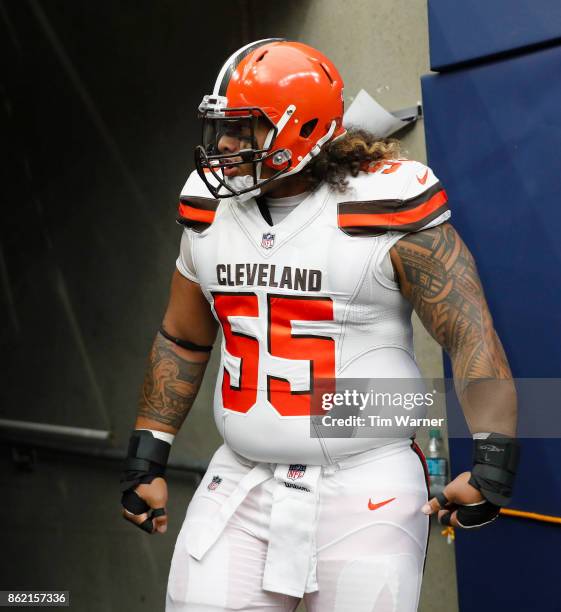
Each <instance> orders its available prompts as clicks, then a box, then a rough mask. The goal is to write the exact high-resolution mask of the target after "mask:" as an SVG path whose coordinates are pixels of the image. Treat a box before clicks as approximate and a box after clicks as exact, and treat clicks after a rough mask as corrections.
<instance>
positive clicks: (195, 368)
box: [138, 334, 207, 429]
mask: <svg viewBox="0 0 561 612" xmlns="http://www.w3.org/2000/svg"><path fill="white" fill-rule="evenodd" d="M173 346H174V345H173V343H172V342H170V341H169V340H166V339H165V338H164V337H163V336H161V335H160V334H157V335H156V339H155V340H154V344H153V345H152V350H151V352H150V355H149V357H148V367H147V370H146V375H145V377H144V384H143V387H142V393H141V397H140V406H139V410H138V416H142V417H145V418H148V419H152V420H154V421H159V422H160V423H164V424H166V425H170V426H172V427H175V428H176V429H179V428H180V427H181V425H182V424H183V421H184V420H185V417H186V416H187V414H188V412H189V410H190V409H191V406H192V405H193V402H194V401H195V397H196V396H197V392H198V390H199V387H200V386H201V382H202V379H203V375H204V372H205V369H206V366H207V362H206V361H205V362H203V363H199V362H194V361H189V360H188V359H185V358H184V357H181V356H180V355H178V354H177V353H176V352H175V350H174V348H173Z"/></svg>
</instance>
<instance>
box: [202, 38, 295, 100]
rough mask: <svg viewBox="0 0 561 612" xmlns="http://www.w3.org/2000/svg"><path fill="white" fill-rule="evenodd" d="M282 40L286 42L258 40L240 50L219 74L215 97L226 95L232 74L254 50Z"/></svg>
mask: <svg viewBox="0 0 561 612" xmlns="http://www.w3.org/2000/svg"><path fill="white" fill-rule="evenodd" d="M282 40H286V39H284V38H263V39H262V40H256V41H254V42H251V43H249V44H247V45H245V46H244V47H242V48H241V49H238V50H237V51H235V52H234V53H232V55H230V57H229V58H228V59H227V60H226V63H225V64H224V65H223V66H222V68H221V69H220V72H219V73H218V77H217V79H216V82H215V83H214V89H213V91H212V93H213V95H222V96H225V95H226V88H227V87H228V83H229V82H230V77H231V75H232V72H233V71H234V70H235V68H236V67H237V65H238V64H239V63H240V62H241V60H242V59H243V58H244V57H245V56H246V55H247V54H248V53H249V52H250V51H253V49H257V48H258V47H261V46H263V45H266V44H268V43H271V42H279V41H282Z"/></svg>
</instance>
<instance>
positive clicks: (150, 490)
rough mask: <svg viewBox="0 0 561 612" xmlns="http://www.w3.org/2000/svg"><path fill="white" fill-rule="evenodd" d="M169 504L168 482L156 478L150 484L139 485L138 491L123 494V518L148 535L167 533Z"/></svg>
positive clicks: (130, 490) (131, 490)
mask: <svg viewBox="0 0 561 612" xmlns="http://www.w3.org/2000/svg"><path fill="white" fill-rule="evenodd" d="M167 502H168V486H167V483H166V481H165V480H164V479H163V478H161V477H157V478H154V480H152V482H151V483H149V484H139V485H138V486H137V487H136V489H134V490H133V489H129V490H128V491H125V492H124V493H123V497H122V499H121V504H122V506H123V518H125V519H126V520H127V521H130V522H131V523H134V524H135V525H136V526H137V527H140V529H142V530H143V531H146V532H147V533H165V532H166V530H167V524H168V517H167V512H166V505H167Z"/></svg>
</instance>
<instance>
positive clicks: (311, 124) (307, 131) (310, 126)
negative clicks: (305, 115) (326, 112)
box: [300, 119, 318, 138]
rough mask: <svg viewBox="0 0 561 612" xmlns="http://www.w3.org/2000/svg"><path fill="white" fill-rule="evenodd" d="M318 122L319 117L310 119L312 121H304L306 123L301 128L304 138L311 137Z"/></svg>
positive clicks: (301, 134)
mask: <svg viewBox="0 0 561 612" xmlns="http://www.w3.org/2000/svg"><path fill="white" fill-rule="evenodd" d="M317 124H318V120H317V119H310V121H306V123H304V125H303V126H302V127H301V128H300V136H301V137H302V138H309V137H310V135H311V133H312V132H313V131H314V129H315V127H316V125H317Z"/></svg>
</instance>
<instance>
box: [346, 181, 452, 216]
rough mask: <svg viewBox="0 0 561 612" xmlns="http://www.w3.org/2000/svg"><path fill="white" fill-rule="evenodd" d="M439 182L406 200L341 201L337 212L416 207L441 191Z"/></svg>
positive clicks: (377, 211) (393, 210)
mask: <svg viewBox="0 0 561 612" xmlns="http://www.w3.org/2000/svg"><path fill="white" fill-rule="evenodd" d="M442 190H443V189H442V185H441V184H440V182H438V183H435V184H434V185H433V186H432V187H429V188H428V189H426V190H425V191H423V193H420V194H419V195H416V196H415V197H413V198H409V199H407V200H398V199H395V200H368V201H360V202H357V201H355V202H341V203H340V204H339V214H367V215H368V214H376V213H391V212H395V211H396V209H399V212H402V211H406V210H411V209H413V208H417V206H419V205H421V204H423V202H426V201H427V200H430V199H431V198H432V197H433V196H434V195H436V194H437V193H438V192H440V191H442Z"/></svg>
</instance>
